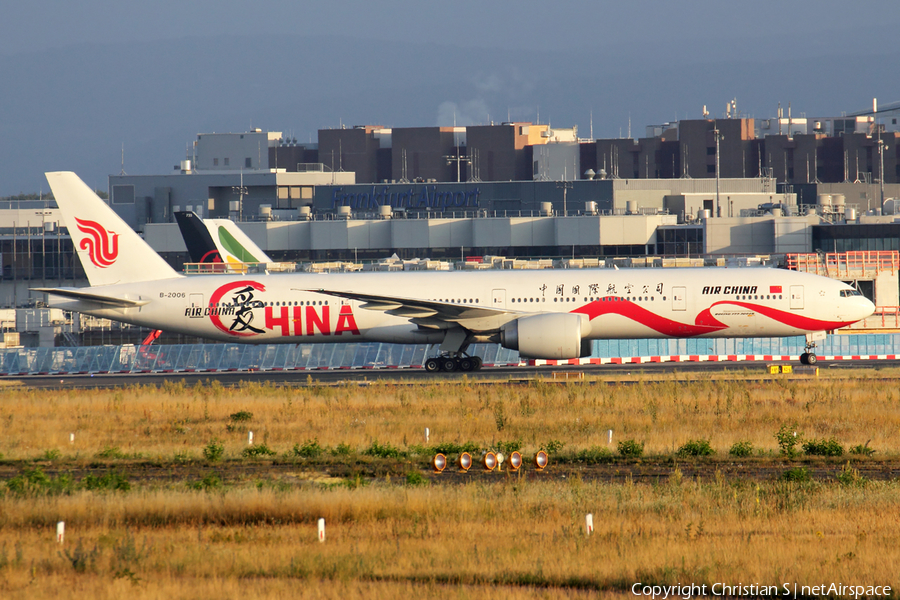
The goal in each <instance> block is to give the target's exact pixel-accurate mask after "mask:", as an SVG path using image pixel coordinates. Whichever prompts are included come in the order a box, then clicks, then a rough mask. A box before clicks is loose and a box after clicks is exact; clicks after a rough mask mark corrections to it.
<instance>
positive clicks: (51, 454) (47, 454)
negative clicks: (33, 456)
mask: <svg viewBox="0 0 900 600" xmlns="http://www.w3.org/2000/svg"><path fill="white" fill-rule="evenodd" d="M60 456H62V452H60V451H59V450H57V449H56V448H54V449H53V450H45V451H44V453H43V454H41V456H40V458H38V460H56V459H57V458H59V457H60Z"/></svg>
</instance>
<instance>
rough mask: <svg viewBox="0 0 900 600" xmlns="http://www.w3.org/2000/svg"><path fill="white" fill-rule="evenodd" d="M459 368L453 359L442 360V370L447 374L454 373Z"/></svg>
mask: <svg viewBox="0 0 900 600" xmlns="http://www.w3.org/2000/svg"><path fill="white" fill-rule="evenodd" d="M458 367H459V364H457V362H456V360H454V359H452V358H442V359H441V370H443V371H444V372H445V373H452V372H453V371H455V370H456V369H457V368H458Z"/></svg>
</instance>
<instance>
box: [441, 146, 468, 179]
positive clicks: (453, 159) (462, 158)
mask: <svg viewBox="0 0 900 600" xmlns="http://www.w3.org/2000/svg"><path fill="white" fill-rule="evenodd" d="M444 159H445V160H446V161H447V164H448V165H449V164H451V163H453V162H455V163H456V183H461V182H462V174H461V172H460V171H461V169H460V165H461V164H462V163H466V165H470V164H472V161H471V160H470V159H469V157H468V156H460V154H459V146H457V147H456V156H453V155H452V154H448V155H446V156H444Z"/></svg>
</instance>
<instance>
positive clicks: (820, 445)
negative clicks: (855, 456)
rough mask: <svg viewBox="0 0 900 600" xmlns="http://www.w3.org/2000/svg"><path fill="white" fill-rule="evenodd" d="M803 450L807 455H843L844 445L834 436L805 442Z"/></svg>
mask: <svg viewBox="0 0 900 600" xmlns="http://www.w3.org/2000/svg"><path fill="white" fill-rule="evenodd" d="M803 452H804V453H805V454H806V455H807V456H843V454H844V447H843V446H842V445H841V444H840V442H838V441H837V440H836V439H834V438H830V439H827V440H826V439H824V438H823V439H821V440H816V439H812V440H806V441H804V442H803Z"/></svg>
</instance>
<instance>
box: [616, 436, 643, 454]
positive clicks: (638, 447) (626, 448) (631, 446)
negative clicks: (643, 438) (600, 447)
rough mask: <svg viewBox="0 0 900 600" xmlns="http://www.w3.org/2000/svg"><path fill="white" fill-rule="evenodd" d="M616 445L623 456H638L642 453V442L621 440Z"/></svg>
mask: <svg viewBox="0 0 900 600" xmlns="http://www.w3.org/2000/svg"><path fill="white" fill-rule="evenodd" d="M616 447H617V448H618V450H619V454H621V455H622V456H624V457H625V458H638V457H639V456H641V455H643V454H644V444H643V442H636V441H634V440H622V441H621V442H619V443H618V445H617V446H616Z"/></svg>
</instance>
